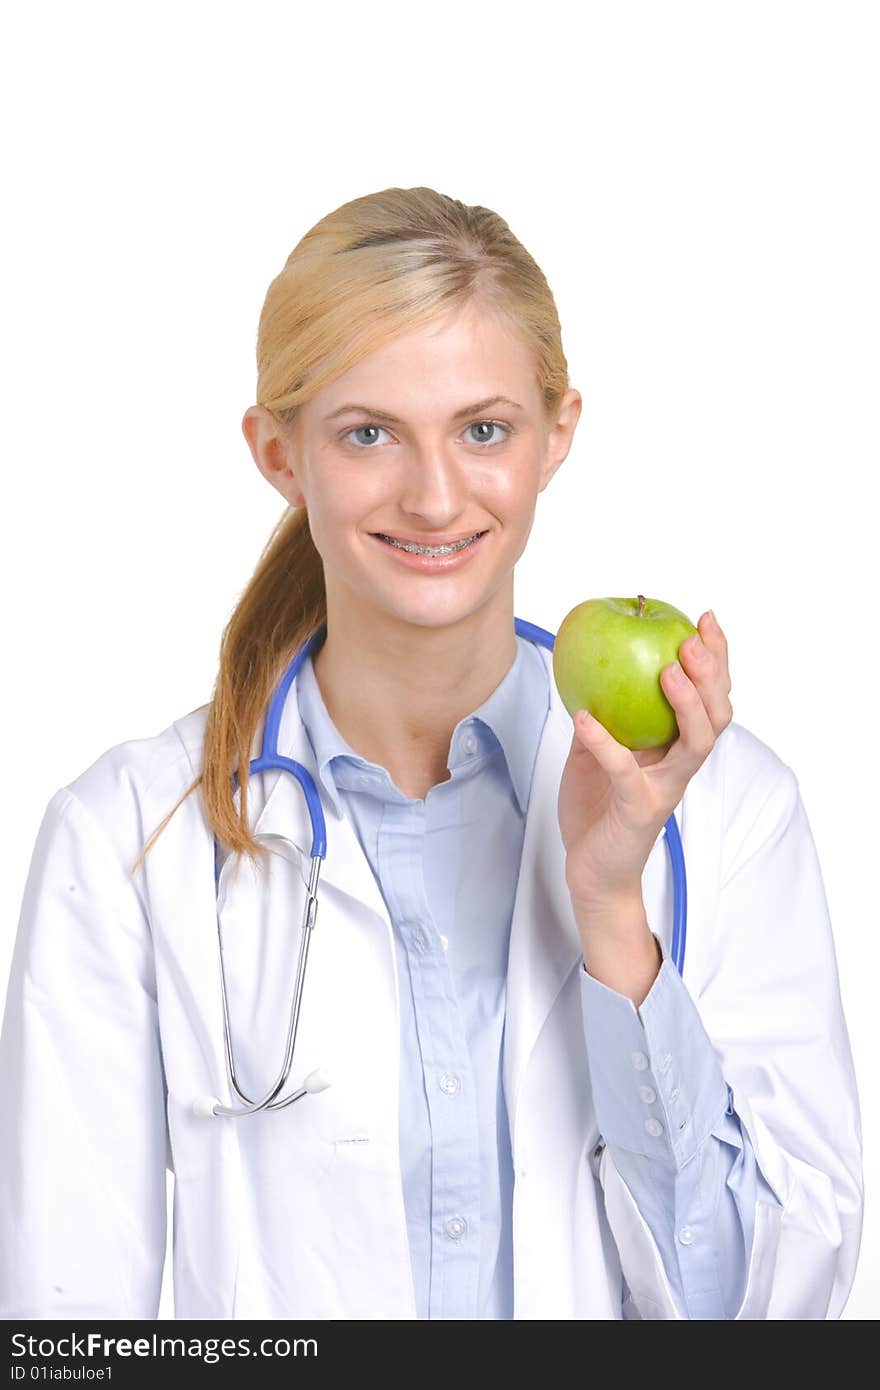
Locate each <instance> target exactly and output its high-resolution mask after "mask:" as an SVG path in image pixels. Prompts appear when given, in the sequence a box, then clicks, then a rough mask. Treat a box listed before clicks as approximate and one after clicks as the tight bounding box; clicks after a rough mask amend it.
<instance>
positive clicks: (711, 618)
mask: <svg viewBox="0 0 880 1390" xmlns="http://www.w3.org/2000/svg"><path fill="white" fill-rule="evenodd" d="M708 612H709V621H710V623H714V624H715V626H716V627H718V626H720V624H719V622H718V619H717V618H716V617H715V614H714V613H713V612H712V609H711V608H710V609H709V610H708Z"/></svg>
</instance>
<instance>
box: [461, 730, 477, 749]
mask: <svg viewBox="0 0 880 1390" xmlns="http://www.w3.org/2000/svg"><path fill="white" fill-rule="evenodd" d="M476 746H477V740H476V739H475V738H474V736H473V734H468V736H467V738H466V739H465V741H464V747H465V752H466V753H473V751H474V749H475V748H476Z"/></svg>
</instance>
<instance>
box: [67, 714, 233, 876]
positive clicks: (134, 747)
mask: <svg viewBox="0 0 880 1390" xmlns="http://www.w3.org/2000/svg"><path fill="white" fill-rule="evenodd" d="M208 710H209V706H208V705H202V706H200V707H199V708H198V709H195V710H191V711H190V712H189V713H188V714H185V715H183V716H181V717H180V718H179V719H176V720H173V721H172V723H170V724H169V725H167V727H166V728H164V729H161V730H160V731H159V732H157V733H155V734H152V735H147V736H145V737H142V738H131V739H126V740H124V741H123V742H121V743H116V744H114V745H113V746H112V747H110V748H107V749H106V750H105V751H104V752H102V753H101V754H100V755H99V756H98V757H97V758H95V760H94V761H93V762H92V763H90V764H89V765H88V766H87V767H85V768H84V769H83V770H82V772H80V773H79V774H78V775H77V776H76V777H74V778H73V779H72V780H71V781H70V782H68V783H66V784H65V785H64V786H63V787H60V788H58V790H57V791H56V792H55V794H54V795H53V796H52V798H51V799H50V801H49V805H48V807H47V812H46V820H47V821H49V820H53V819H58V818H61V819H64V820H65V821H67V822H69V823H70V825H71V827H72V828H74V829H75V830H76V831H77V833H78V834H79V835H80V836H88V837H89V838H90V840H91V841H93V842H94V843H95V844H96V846H98V847H99V849H100V851H101V852H103V853H105V854H106V853H107V852H108V851H109V852H110V853H111V854H112V857H113V858H114V859H115V860H116V861H117V863H118V864H120V865H128V866H130V865H131V864H132V863H133V862H134V860H135V859H136V858H137V856H138V855H139V854H140V852H141V849H142V848H143V845H144V842H145V841H146V840H147V839H148V838H149V836H150V835H151V834H152V833H153V831H154V830H155V829H156V827H157V826H158V825H159V824H160V822H161V821H162V820H163V819H164V818H165V816H167V815H168V813H169V811H171V810H172V808H173V807H174V806H175V804H176V803H177V801H178V800H179V799H180V798H181V797H182V796H183V795H184V794H185V792H186V791H187V789H188V788H189V787H190V786H191V784H192V783H193V781H194V780H195V779H196V777H198V775H199V773H200V771H201V755H202V746H203V742H204V734H205V727H206V724H207V718H208ZM196 795H197V793H196V792H194V793H193V796H196Z"/></svg>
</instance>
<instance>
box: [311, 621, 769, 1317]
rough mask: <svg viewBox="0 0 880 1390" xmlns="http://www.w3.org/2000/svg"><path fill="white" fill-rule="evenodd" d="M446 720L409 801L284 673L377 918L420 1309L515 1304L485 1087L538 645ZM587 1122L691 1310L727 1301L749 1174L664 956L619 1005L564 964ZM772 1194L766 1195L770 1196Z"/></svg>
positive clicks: (497, 1088)
mask: <svg viewBox="0 0 880 1390" xmlns="http://www.w3.org/2000/svg"><path fill="white" fill-rule="evenodd" d="M516 646H517V651H516V658H515V660H514V662H513V664H512V666H511V667H510V669H509V671H508V672H507V674H506V676H505V677H504V679H503V680H502V681H501V682H500V684H499V685H498V686H497V687H496V689H495V690H494V691H493V692H492V694H491V695H490V696H489V698H488V699H487V700H485V701H484V703H483V704H482V705H481V706H480V707H479V709H477V710H475V711H474V713H473V714H472V715H470V716H468V717H467V718H465V719H462V720H460V721H459V723H458V724H457V725H456V727H455V730H454V732H453V735H452V741H451V744H450V749H449V756H448V759H447V766H448V768H449V771H450V773H451V777H450V779H449V780H448V781H445V782H440V783H438V784H437V785H436V786H434V787H432V788H431V789H430V790H429V792H428V794H427V796H426V798H425V799H424V800H419V799H416V798H413V797H409V796H406V795H405V794H404V793H403V792H401V791H400V790H399V789H398V788H397V787H396V786H395V785H394V783H393V782H392V781H391V778H390V777H389V775H388V773H387V771H386V770H385V769H384V768H382V767H379V766H378V765H377V764H376V763H371V762H369V761H367V759H365V758H363V757H361V756H360V755H359V754H357V753H355V752H354V750H353V749H352V748H351V747H350V746H349V745H348V744H347V743H346V742H345V740H344V739H343V738H342V736H341V735H340V733H339V732H338V730H337V729H336V727H335V725H334V724H333V723H332V721H331V719H330V717H329V715H328V713H327V709H326V707H325V705H324V701H323V698H322V696H321V691H320V687H319V685H318V682H317V679H316V677H315V672H314V668H313V665H312V659H311V656H309V657H307V658H306V660H305V661H304V662H303V665H302V667H301V669H300V672H299V676H298V679H297V682H296V687H295V688H296V692H297V700H298V705H299V712H300V717H301V719H302V721H303V724H304V726H305V729H306V733H307V735H308V737H309V741H310V743H311V746H312V750H313V752H314V754H315V761H316V766H317V770H318V775H319V776H320V778H321V781H322V783H323V786H324V788H325V790H326V792H327V795H328V796H329V798H330V799H331V801H332V803H333V804H334V806H335V808H336V809H337V811H338V812H339V814H347V815H348V817H349V819H350V820H351V822H352V823H353V825H354V828H355V830H356V832H357V835H358V838H359V840H360V843H361V846H362V848H363V850H364V853H365V854H366V856H367V859H368V861H369V863H370V866H371V868H372V871H373V874H374V876H375V879H376V883H377V885H378V887H379V890H380V892H381V893H382V896H383V899H384V901H385V903H386V906H387V908H388V912H389V915H390V918H391V922H392V926H393V929H394V937H395V945H396V951H397V964H398V978H399V981H400V1049H401V1072H400V1162H401V1171H402V1175H403V1195H404V1204H405V1208H406V1217H407V1230H408V1236H409V1246H410V1256H411V1261H412V1272H413V1281H414V1286H415V1296H416V1306H417V1314H418V1317H419V1318H422V1319H430V1318H444V1319H451V1318H456V1319H462V1318H464V1319H485V1318H491V1319H510V1318H512V1317H513V1250H512V1200H513V1164H512V1157H511V1149H510V1135H509V1131H508V1125H507V1109H506V1104H505V1100H504V1092H503V1086H502V1057H503V1041H504V1017H505V1001H506V975H507V951H508V942H509V937H510V925H511V919H512V915H513V902H514V896H515V893H516V885H517V880H518V877H519V865H520V858H521V853H522V845H523V838H524V833H525V816H526V810H527V807H528V802H529V792H530V788H531V782H532V773H533V770H534V766H535V761H536V758H537V752H538V744H539V742H540V738H541V733H542V730H543V727H544V721H545V720H546V717H547V713H548V710H549V707H550V690H549V676H548V672H547V668H546V666H545V664H544V661H543V659H542V657H541V654H540V652H539V650H538V649H537V647H535V646H534V645H533V644H532V643H531V642H530V641H528V640H526V639H525V638H523V637H520V636H519V634H517V636H516ZM580 975H581V981H582V995H581V998H582V1006H583V1023H584V1038H585V1043H586V1047H587V1050H588V1062H589V1068H590V1077H591V1081H592V1085H593V1093H594V1103H595V1107H596V1115H597V1120H598V1123H599V1127H600V1130H601V1133H602V1136H603V1139H604V1141H605V1143H606V1144H607V1146H608V1150H609V1155H610V1156H611V1157H612V1158H613V1159H614V1163H615V1166H616V1167H617V1170H618V1172H619V1173H620V1175H621V1177H622V1178H623V1180H624V1181H625V1182H626V1184H627V1186H628V1187H629V1188H630V1190H631V1192H632V1194H633V1196H634V1198H635V1200H636V1202H637V1204H638V1207H639V1210H640V1211H641V1213H642V1215H643V1217H644V1219H645V1221H646V1223H647V1225H648V1226H649V1228H650V1229H651V1232H652V1234H653V1236H654V1239H655V1240H656V1242H657V1246H658V1249H659V1250H660V1252H661V1256H662V1259H663V1262H664V1265H665V1268H666V1270H667V1273H668V1276H669V1279H670V1282H671V1284H672V1286H673V1288H674V1289H675V1290H676V1292H677V1296H678V1297H679V1299H680V1300H681V1301H682V1306H683V1307H684V1308H686V1309H687V1316H688V1317H690V1318H709V1319H724V1318H729V1317H732V1316H733V1315H734V1314H735V1312H736V1309H737V1307H738V1306H739V1302H740V1300H741V1297H742V1292H743V1289H744V1282H745V1271H746V1269H747V1266H748V1254H749V1251H750V1249H751V1239H752V1230H753V1222H754V1209H755V1200H756V1196H757V1195H758V1189H759V1184H760V1185H763V1179H762V1178H761V1175H760V1171H759V1170H758V1169H757V1165H756V1161H755V1157H754V1153H753V1151H752V1148H751V1145H750V1143H749V1140H748V1136H747V1135H746V1134H745V1133H744V1131H743V1130H742V1129H741V1126H740V1123H739V1120H738V1117H737V1115H736V1113H735V1110H734V1108H733V1095H732V1092H731V1091H730V1089H729V1087H728V1086H727V1085H726V1083H725V1082H724V1079H723V1077H722V1074H721V1070H720V1065H719V1060H718V1056H717V1054H716V1052H715V1050H714V1048H713V1046H712V1043H711V1041H710V1040H709V1038H708V1036H707V1035H706V1032H705V1030H704V1028H703V1025H702V1022H701V1020H700V1016H699V1013H698V1011H697V1009H696V1006H695V1005H694V1003H693V1001H692V999H691V997H690V995H689V994H688V991H687V988H686V986H685V985H684V982H683V981H682V979H681V977H680V976H679V974H678V972H677V970H676V969H675V966H674V965H673V963H672V962H671V961H670V960H668V959H667V958H666V957H665V954H664V962H663V965H662V966H661V968H660V971H659V974H658V975H657V978H656V980H655V981H654V983H653V985H652V987H651V990H650V992H649V993H648V995H647V997H646V998H645V999H644V1001H643V1002H642V1005H641V1007H640V1008H639V1009H636V1007H635V1005H634V1004H633V1003H632V1001H631V1000H630V999H629V998H628V997H626V996H625V995H622V994H619V993H617V991H615V990H612V989H609V988H608V987H606V986H605V985H603V984H601V983H600V982H599V981H598V980H596V979H594V978H593V976H591V975H590V974H588V972H587V971H586V969H585V968H584V967H583V962H581V968H580ZM770 1200H774V1199H773V1198H772V1195H771V1196H770Z"/></svg>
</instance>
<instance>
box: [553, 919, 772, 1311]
mask: <svg viewBox="0 0 880 1390" xmlns="http://www.w3.org/2000/svg"><path fill="white" fill-rule="evenodd" d="M658 944H659V945H660V948H661V952H663V944H662V942H659V941H658ZM663 955H664V958H663V963H662V965H661V968H660V971H659V973H658V975H657V978H656V979H655V980H654V983H653V984H652V986H651V989H650V990H649V992H648V994H647V995H646V997H645V999H644V1000H643V1001H642V1004H641V1006H640V1007H639V1008H636V1005H635V1004H634V1003H633V1001H632V1000H631V999H630V998H628V997H627V996H626V995H624V994H620V993H619V992H618V991H617V990H613V989H610V988H609V987H608V986H606V985H604V984H603V983H602V982H601V981H599V980H597V979H595V978H594V977H593V976H592V975H590V974H589V972H588V971H587V970H586V968H585V967H583V968H582V970H581V979H582V987H581V1002H582V1007H583V1020H584V1035H585V1038H586V1042H587V1052H588V1058H589V1066H590V1076H591V1080H592V1086H593V1102H594V1105H595V1108H596V1115H597V1118H598V1121H599V1125H600V1128H601V1132H602V1138H603V1141H604V1143H605V1145H607V1147H608V1149H609V1150H610V1153H611V1158H612V1160H613V1162H614V1166H615V1168H616V1170H617V1173H618V1174H619V1176H620V1177H621V1178H622V1180H623V1182H624V1183H625V1184H626V1186H627V1188H628V1190H629V1192H630V1194H631V1196H632V1199H633V1201H634V1203H635V1205H636V1206H637V1208H638V1210H639V1212H640V1214H641V1216H642V1217H643V1219H644V1221H645V1222H646V1224H647V1226H648V1227H649V1229H650V1231H651V1235H652V1236H653V1239H654V1242H655V1243H656V1246H657V1249H658V1251H659V1254H660V1257H661V1259H662V1262H663V1268H664V1271H665V1274H666V1278H667V1280H668V1282H669V1284H670V1286H671V1288H672V1290H673V1294H674V1298H675V1303H676V1306H677V1308H678V1309H679V1310H680V1315H681V1316H682V1317H687V1318H691V1319H714V1320H720V1319H726V1318H731V1317H733V1315H734V1313H735V1312H736V1310H737V1308H738V1307H739V1305H740V1303H741V1301H742V1295H743V1291H744V1287H745V1279H746V1271H747V1268H748V1256H749V1251H750V1249H751V1243H752V1233H753V1226H754V1216H755V1202H756V1199H757V1196H758V1194H759V1192H760V1193H761V1195H762V1197H763V1198H764V1200H767V1201H769V1202H771V1203H773V1202H775V1198H774V1196H773V1193H772V1192H771V1190H770V1189H769V1187H768V1186H767V1184H766V1182H765V1181H764V1180H763V1178H762V1176H761V1174H760V1172H759V1171H758V1168H757V1165H756V1162H755V1156H754V1153H753V1151H752V1147H751V1144H750V1143H749V1138H748V1135H747V1134H743V1132H742V1130H741V1127H740V1123H739V1119H738V1117H737V1115H736V1114H735V1112H734V1109H733V1099H732V1093H731V1090H730V1087H729V1086H728V1085H727V1084H726V1083H725V1081H724V1079H723V1077H722V1074H721V1067H720V1064H719V1060H718V1055H717V1053H716V1052H715V1049H714V1048H713V1046H712V1043H711V1041H710V1040H709V1038H708V1037H707V1035H706V1030H705V1028H704V1027H703V1024H702V1021H701V1019H700V1015H699V1013H698V1011H697V1009H696V1006H695V1005H694V1003H693V1001H692V999H691V997H690V995H689V994H688V992H687V988H686V986H685V985H684V982H683V981H682V979H681V976H680V975H679V973H678V971H677V970H676V968H675V966H674V965H673V963H672V961H671V960H669V959H667V958H666V955H665V952H663Z"/></svg>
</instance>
